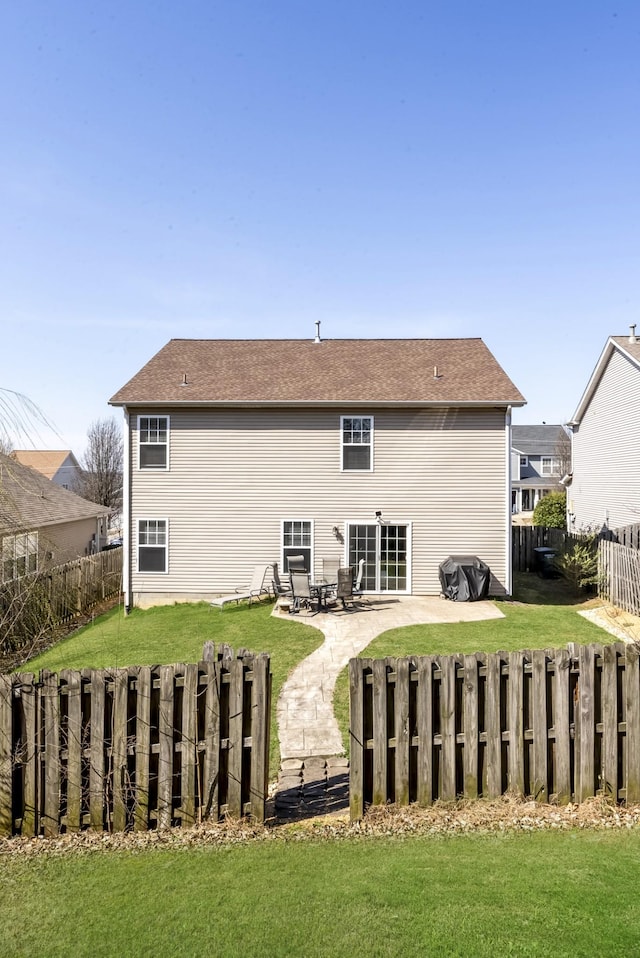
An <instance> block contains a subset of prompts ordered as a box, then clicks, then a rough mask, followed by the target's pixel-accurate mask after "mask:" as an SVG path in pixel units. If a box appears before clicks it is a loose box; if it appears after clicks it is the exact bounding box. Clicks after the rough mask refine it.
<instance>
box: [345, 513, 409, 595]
mask: <svg viewBox="0 0 640 958" xmlns="http://www.w3.org/2000/svg"><path fill="white" fill-rule="evenodd" d="M412 525H413V524H412V523H411V522H407V521H406V520H401V521H397V522H396V521H395V520H394V521H393V522H392V521H383V522H371V519H346V520H345V523H344V530H345V558H346V561H347V562H348V561H349V546H350V540H351V527H352V526H367V527H369V528H375V529H376V536H375V550H376V555H375V564H376V569H375V575H376V587H375V589H365V591H366V592H375V593H380V594H385V595H411V582H412ZM385 526H395V527H400V526H403V527H404V528H405V530H406V539H407V551H406V559H405V561H406V564H407V573H406V580H407V587H406V589H382V588H381V585H380V577H381V556H380V543H381V529H382V528H383V527H385Z"/></svg>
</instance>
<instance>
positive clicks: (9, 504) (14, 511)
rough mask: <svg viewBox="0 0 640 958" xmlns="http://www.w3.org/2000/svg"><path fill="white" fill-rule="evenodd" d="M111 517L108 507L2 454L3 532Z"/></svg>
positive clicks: (0, 496) (0, 503) (0, 500)
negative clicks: (97, 503)
mask: <svg viewBox="0 0 640 958" xmlns="http://www.w3.org/2000/svg"><path fill="white" fill-rule="evenodd" d="M108 514H109V510H108V509H107V508H106V507H105V506H99V505H96V503H94V502H88V501H87V500H86V499H82V498H81V497H80V496H77V495H76V494H75V493H74V492H69V490H68V489H63V488H62V487H61V486H58V485H56V483H55V482H52V481H51V480H50V479H47V478H46V477H45V476H43V475H42V474H41V473H40V472H37V471H36V470H35V469H32V468H31V467H29V466H23V465H21V463H19V462H16V460H15V459H11V458H10V457H9V456H4V455H2V454H0V532H3V531H4V532H7V531H12V532H15V531H26V530H28V529H39V528H42V527H43V526H50V525H57V524H58V523H61V522H74V521H76V520H78V519H91V518H95V517H97V516H105V515H108Z"/></svg>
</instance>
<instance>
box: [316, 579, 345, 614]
mask: <svg viewBox="0 0 640 958" xmlns="http://www.w3.org/2000/svg"><path fill="white" fill-rule="evenodd" d="M309 588H310V589H311V592H312V593H315V594H316V595H317V597H318V610H319V611H321V612H326V611H327V598H328V596H329V593H330V592H335V590H336V589H337V588H338V583H337V582H327V581H325V580H324V579H318V581H317V582H311V583H309Z"/></svg>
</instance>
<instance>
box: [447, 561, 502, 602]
mask: <svg viewBox="0 0 640 958" xmlns="http://www.w3.org/2000/svg"><path fill="white" fill-rule="evenodd" d="M439 569H440V585H441V587H442V594H443V595H444V597H445V599H453V601H454V602H474V601H475V600H476V599H486V597H487V596H488V594H489V581H490V579H491V570H490V569H489V566H488V565H485V563H484V562H483V561H482V559H479V558H478V557H477V556H449V558H448V559H445V560H444V562H441V563H440V567H439Z"/></svg>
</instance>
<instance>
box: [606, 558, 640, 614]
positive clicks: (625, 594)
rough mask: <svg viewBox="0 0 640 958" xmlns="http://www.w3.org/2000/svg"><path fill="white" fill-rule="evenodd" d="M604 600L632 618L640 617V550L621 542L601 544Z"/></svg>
mask: <svg viewBox="0 0 640 958" xmlns="http://www.w3.org/2000/svg"><path fill="white" fill-rule="evenodd" d="M598 590H599V594H600V597H601V598H603V599H606V600H607V601H608V602H611V604H612V605H615V606H617V607H618V608H619V609H624V610H625V612H630V613H631V614H632V615H640V550H639V549H637V548H634V547H631V546H624V545H620V544H619V543H617V542H612V541H608V540H606V539H603V540H601V541H600V542H599V543H598Z"/></svg>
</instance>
